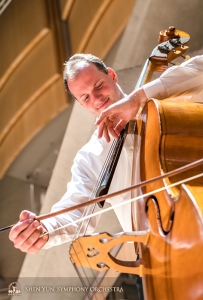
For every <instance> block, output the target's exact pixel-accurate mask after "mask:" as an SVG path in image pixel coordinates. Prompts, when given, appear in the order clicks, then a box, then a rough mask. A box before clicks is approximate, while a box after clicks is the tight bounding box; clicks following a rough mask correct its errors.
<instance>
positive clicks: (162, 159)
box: [134, 100, 203, 300]
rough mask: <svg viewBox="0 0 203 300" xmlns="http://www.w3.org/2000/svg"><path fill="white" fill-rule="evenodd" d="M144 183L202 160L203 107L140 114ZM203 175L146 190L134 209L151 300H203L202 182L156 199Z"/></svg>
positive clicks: (158, 107)
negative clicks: (145, 235)
mask: <svg viewBox="0 0 203 300" xmlns="http://www.w3.org/2000/svg"><path fill="white" fill-rule="evenodd" d="M141 120H142V121H141V122H139V123H138V127H139V128H138V131H139V132H140V135H141V149H140V179H141V181H145V180H148V179H150V178H153V177H156V176H159V175H161V174H163V173H166V172H168V171H171V170H174V169H176V168H178V167H181V166H184V165H186V164H188V163H190V162H193V161H195V160H198V159H201V158H202V157H203V104H201V103H184V102H170V101H167V100H164V101H157V100H150V101H149V102H148V103H147V105H146V106H145V107H144V109H143V111H142V118H141ZM202 172H203V166H202V165H201V166H200V167H198V168H195V169H192V170H190V171H187V172H183V173H181V174H179V175H177V176H174V177H171V178H167V180H159V181H157V182H154V183H152V184H149V185H147V186H146V187H144V188H142V193H143V194H145V193H150V192H151V195H150V196H149V197H146V198H143V199H142V200H139V201H138V202H135V203H134V208H135V212H136V219H135V224H134V226H135V227H136V230H138V231H141V230H149V232H150V233H149V239H148V242H147V244H145V245H144V244H142V243H140V244H139V246H140V248H139V251H140V256H141V257H142V263H143V270H144V271H143V291H144V299H145V300H147V299H149V300H192V299H194V300H202V299H203V177H199V178H197V179H195V180H192V181H190V182H188V183H187V184H186V185H185V184H182V185H179V186H178V187H172V188H167V189H166V190H164V191H161V192H158V193H156V194H154V193H153V191H154V190H156V189H159V188H162V187H164V186H167V185H169V184H171V183H173V182H177V181H180V180H183V179H184V178H187V177H191V176H194V175H196V174H199V173H202Z"/></svg>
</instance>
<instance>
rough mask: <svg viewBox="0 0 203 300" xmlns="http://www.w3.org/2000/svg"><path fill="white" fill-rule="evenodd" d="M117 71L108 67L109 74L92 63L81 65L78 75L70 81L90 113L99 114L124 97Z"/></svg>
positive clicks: (72, 91) (75, 92)
mask: <svg viewBox="0 0 203 300" xmlns="http://www.w3.org/2000/svg"><path fill="white" fill-rule="evenodd" d="M117 82H118V78H117V75H116V73H115V72H114V71H113V70H112V69H110V68H108V74H105V73H104V72H102V71H100V70H98V69H97V67H96V66H95V65H94V64H92V63H90V64H88V65H84V66H82V67H81V70H80V71H79V73H78V75H77V77H76V78H75V79H72V80H69V81H68V86H69V89H70V91H71V93H72V94H73V95H74V97H75V98H76V99H77V101H78V102H79V103H80V104H81V105H82V106H83V107H84V108H86V109H87V110H88V111H89V112H90V113H92V114H94V115H96V116H98V115H99V114H100V113H101V112H102V111H103V110H104V109H105V108H107V107H108V106H109V105H111V104H113V103H115V102H117V101H118V100H120V99H121V98H123V96H124V94H123V93H122V91H121V90H120V88H119V86H118V85H117Z"/></svg>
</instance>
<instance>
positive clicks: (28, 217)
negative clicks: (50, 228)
mask: <svg viewBox="0 0 203 300" xmlns="http://www.w3.org/2000/svg"><path fill="white" fill-rule="evenodd" d="M35 217H36V215H35V214H33V213H32V212H30V211H27V210H24V211H22V213H21V214H20V218H19V222H18V223H17V224H16V225H14V226H13V227H12V229H11V231H10V234H9V239H10V240H11V241H12V242H13V243H14V247H15V248H18V249H20V250H21V251H22V252H27V253H36V252H38V251H39V250H40V249H41V248H42V247H43V246H44V244H45V243H46V242H47V241H48V238H49V237H48V235H45V236H42V237H40V235H41V234H42V232H45V231H46V228H44V227H43V226H42V225H41V224H40V222H39V221H37V220H35Z"/></svg>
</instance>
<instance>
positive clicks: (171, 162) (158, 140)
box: [69, 28, 203, 300]
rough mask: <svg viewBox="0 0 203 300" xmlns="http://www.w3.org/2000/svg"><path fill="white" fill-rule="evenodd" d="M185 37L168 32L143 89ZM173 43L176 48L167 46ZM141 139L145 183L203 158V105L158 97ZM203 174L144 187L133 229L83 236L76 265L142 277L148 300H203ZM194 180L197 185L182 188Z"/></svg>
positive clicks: (145, 112) (146, 114) (148, 109)
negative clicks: (127, 250)
mask: <svg viewBox="0 0 203 300" xmlns="http://www.w3.org/2000/svg"><path fill="white" fill-rule="evenodd" d="M179 34H180V36H181V35H183V33H182V32H180V33H179V32H178V31H176V30H175V29H174V28H169V30H168V31H167V32H164V33H163V32H162V34H161V42H162V43H161V44H160V46H159V48H158V49H159V50H160V49H161V50H162V51H163V52H161V53H162V54H163V55H161V57H160V56H156V55H154V56H152V58H151V59H150V61H148V62H147V64H146V65H147V66H146V69H147V71H146V70H144V76H143V75H142V76H141V78H144V79H141V80H140V82H139V85H142V84H143V83H146V82H148V81H150V78H151V76H152V74H153V72H154V71H157V70H158V71H163V69H164V66H165V65H166V64H167V63H168V60H173V57H174V55H175V54H174V53H175V52H174V51H171V49H170V47H171V48H173V46H174V44H175V45H176V46H177V43H180V38H178V40H176V39H175V38H174V36H177V35H179ZM169 38H170V39H169ZM171 38H172V42H170V41H168V39H169V40H171ZM182 38H187V37H185V35H183V37H182ZM163 40H164V42H163ZM166 41H167V42H166ZM186 49H187V46H181V45H180V46H179V49H177V47H176V50H175V51H176V54H177V53H178V51H183V50H184V51H185V50H186ZM156 50H157V49H156ZM161 50H160V51H161ZM166 52H168V53H169V54H167V58H166V55H165V54H166ZM170 56H171V57H170ZM149 65H150V67H149ZM136 134H137V135H138V136H139V138H140V140H141V143H140V156H139V159H138V161H139V165H140V172H139V173H140V174H139V176H140V181H141V182H143V181H144V182H146V181H148V180H149V179H151V178H155V177H159V176H161V175H162V174H168V172H171V171H173V170H175V169H177V168H179V167H182V166H184V165H187V164H189V163H191V162H194V161H196V160H198V159H201V158H203V104H201V103H184V102H181V101H180V102H172V101H171V99H165V100H162V101H158V100H155V99H151V100H150V101H148V103H147V104H146V105H145V106H144V108H143V109H142V112H141V114H140V117H139V121H137V126H136ZM136 167H137V165H136ZM202 171H203V167H202V164H201V165H199V166H198V167H196V168H193V169H190V170H188V171H186V172H183V173H179V174H177V175H175V176H171V177H170V176H169V177H166V178H164V179H160V180H156V181H154V182H152V183H150V184H147V185H146V186H144V187H141V190H140V197H139V201H135V202H133V206H132V211H133V227H134V231H133V232H131V233H120V234H117V235H111V234H109V233H101V234H94V235H92V236H85V237H79V238H78V239H76V240H75V241H73V243H72V245H71V247H70V251H69V253H70V258H71V260H72V261H73V263H74V264H75V265H77V266H86V267H91V268H93V269H95V270H97V271H102V270H105V269H111V268H112V269H114V270H116V271H117V272H121V273H131V274H137V275H139V276H141V277H142V283H143V292H144V299H145V300H146V299H149V300H176V299H177V300H182V299H184V300H191V299H195V300H202V299H203V179H202V177H196V175H197V174H199V173H202ZM187 177H193V178H194V179H193V180H191V181H189V182H188V183H187V184H181V182H182V180H183V179H184V178H187ZM177 182H180V183H179V185H176V183H177ZM173 184H174V185H175V186H173ZM155 191H156V192H155ZM136 195H137V192H136ZM142 195H143V196H142ZM145 195H147V196H145ZM132 196H133V195H132ZM127 241H134V242H135V243H136V250H137V254H139V255H138V259H137V260H136V261H131V262H130V261H129V262H126V261H121V260H118V259H116V257H114V256H112V254H111V252H110V250H111V249H112V248H113V247H114V246H115V245H117V244H119V243H125V242H127Z"/></svg>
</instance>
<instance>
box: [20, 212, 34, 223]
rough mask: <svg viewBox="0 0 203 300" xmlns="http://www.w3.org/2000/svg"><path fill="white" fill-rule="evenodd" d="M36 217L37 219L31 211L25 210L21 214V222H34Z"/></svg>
mask: <svg viewBox="0 0 203 300" xmlns="http://www.w3.org/2000/svg"><path fill="white" fill-rule="evenodd" d="M35 217H36V215H35V214H34V213H32V212H31V211H29V210H23V211H22V212H21V214H20V217H19V220H20V221H24V220H26V219H31V220H34V218H35Z"/></svg>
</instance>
